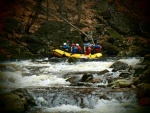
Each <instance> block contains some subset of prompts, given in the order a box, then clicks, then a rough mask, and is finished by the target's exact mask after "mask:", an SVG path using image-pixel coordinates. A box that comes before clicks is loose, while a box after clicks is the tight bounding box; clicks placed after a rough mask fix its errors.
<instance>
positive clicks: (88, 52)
mask: <svg viewBox="0 0 150 113" xmlns="http://www.w3.org/2000/svg"><path fill="white" fill-rule="evenodd" d="M85 51H86V52H85V54H86V55H89V54H90V53H91V48H90V47H86V48H85Z"/></svg>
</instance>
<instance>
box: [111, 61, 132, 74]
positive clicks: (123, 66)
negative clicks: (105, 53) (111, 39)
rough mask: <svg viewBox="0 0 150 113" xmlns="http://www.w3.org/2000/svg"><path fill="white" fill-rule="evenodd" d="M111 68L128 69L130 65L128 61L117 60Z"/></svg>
mask: <svg viewBox="0 0 150 113" xmlns="http://www.w3.org/2000/svg"><path fill="white" fill-rule="evenodd" d="M109 68H113V70H112V71H113V72H116V71H119V70H127V69H129V68H130V66H129V65H128V64H127V63H124V62H121V61H116V62H115V63H113V64H112V65H111V66H110V67H109Z"/></svg>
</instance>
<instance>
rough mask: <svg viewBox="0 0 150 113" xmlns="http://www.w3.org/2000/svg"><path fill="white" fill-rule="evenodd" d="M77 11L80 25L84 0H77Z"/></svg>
mask: <svg viewBox="0 0 150 113" xmlns="http://www.w3.org/2000/svg"><path fill="white" fill-rule="evenodd" d="M76 5H77V11H78V20H77V25H78V27H79V26H80V19H81V12H82V0H77V3H76Z"/></svg>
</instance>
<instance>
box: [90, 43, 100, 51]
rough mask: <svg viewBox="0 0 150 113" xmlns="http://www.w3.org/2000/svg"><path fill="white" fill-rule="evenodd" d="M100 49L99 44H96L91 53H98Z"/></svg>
mask: <svg viewBox="0 0 150 113" xmlns="http://www.w3.org/2000/svg"><path fill="white" fill-rule="evenodd" d="M101 49H102V46H101V45H100V44H99V43H96V44H95V45H93V46H92V53H99V52H100V51H101Z"/></svg>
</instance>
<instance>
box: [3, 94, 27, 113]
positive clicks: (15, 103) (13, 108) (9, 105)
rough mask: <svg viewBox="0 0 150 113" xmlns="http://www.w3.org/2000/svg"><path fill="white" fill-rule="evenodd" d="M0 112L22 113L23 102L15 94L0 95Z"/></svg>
mask: <svg viewBox="0 0 150 113" xmlns="http://www.w3.org/2000/svg"><path fill="white" fill-rule="evenodd" d="M0 105H1V106H0V111H1V112H2V113H23V111H24V109H25V108H24V102H23V100H22V99H21V98H20V97H19V96H18V95H16V94H13V93H8V94H0Z"/></svg>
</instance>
